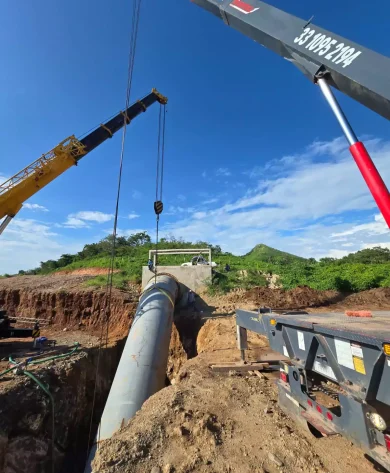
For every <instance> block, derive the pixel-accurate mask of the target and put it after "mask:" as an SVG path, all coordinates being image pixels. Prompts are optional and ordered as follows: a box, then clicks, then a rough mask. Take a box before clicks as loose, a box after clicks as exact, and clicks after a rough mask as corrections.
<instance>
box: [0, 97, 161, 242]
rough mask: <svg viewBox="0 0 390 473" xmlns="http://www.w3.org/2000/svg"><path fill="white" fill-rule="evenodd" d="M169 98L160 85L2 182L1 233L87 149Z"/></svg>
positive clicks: (85, 152)
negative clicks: (26, 205) (27, 203)
mask: <svg viewBox="0 0 390 473" xmlns="http://www.w3.org/2000/svg"><path fill="white" fill-rule="evenodd" d="M167 101H168V100H167V98H166V97H164V96H163V95H161V94H160V93H159V92H158V91H157V90H156V89H153V90H152V92H151V93H150V94H148V95H147V96H145V97H144V98H143V99H141V100H138V101H137V102H135V103H134V104H133V105H131V106H130V107H129V108H128V109H127V110H126V111H125V112H119V113H118V114H117V115H116V116H115V117H114V118H112V119H110V120H109V121H108V122H106V123H102V124H101V125H100V126H99V127H98V128H96V129H95V130H93V131H92V132H91V133H89V134H88V135H87V136H85V137H84V138H82V139H81V140H78V139H77V138H76V137H75V136H74V135H72V136H70V137H69V138H66V139H65V140H63V141H61V143H59V144H58V145H57V146H56V147H55V148H53V149H52V150H51V151H49V152H48V153H46V154H43V155H42V156H41V157H40V158H38V159H37V160H36V161H34V162H33V163H31V164H29V165H28V166H27V167H25V168H24V169H22V170H21V171H19V172H18V173H17V174H15V175H14V176H12V177H11V178H10V179H8V180H7V181H5V182H3V183H2V184H0V220H1V219H3V220H2V222H1V224H0V235H1V233H3V231H4V229H5V228H6V226H7V225H8V224H9V222H10V221H11V220H12V218H13V217H15V215H16V214H17V213H18V212H19V210H20V209H21V208H22V206H23V203H24V202H25V201H26V200H27V199H29V198H30V197H31V196H33V195H34V194H35V193H37V192H38V191H39V190H40V189H42V188H43V187H45V186H46V185H47V184H49V183H50V182H51V181H53V180H54V179H56V178H57V177H58V176H60V175H61V174H62V173H63V172H65V171H66V170H67V169H69V168H70V167H72V166H73V165H77V163H78V161H79V160H80V159H81V158H82V157H83V156H85V155H86V154H87V153H89V152H90V151H92V150H93V149H95V148H96V147H97V146H99V145H100V144H101V143H103V142H104V141H106V140H107V139H108V138H112V136H113V135H114V133H116V132H117V131H118V130H120V129H121V128H122V127H123V126H124V125H125V124H126V125H128V124H129V123H130V122H131V120H132V119H133V118H135V117H136V116H138V115H139V114H140V113H142V112H145V111H146V110H147V108H148V107H149V106H150V105H152V104H153V103H155V102H159V103H160V104H163V105H165V104H166V103H167Z"/></svg>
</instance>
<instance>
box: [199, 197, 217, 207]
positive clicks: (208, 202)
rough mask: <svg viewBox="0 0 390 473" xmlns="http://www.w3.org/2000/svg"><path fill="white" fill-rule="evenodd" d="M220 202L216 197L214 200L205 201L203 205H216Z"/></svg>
mask: <svg viewBox="0 0 390 473" xmlns="http://www.w3.org/2000/svg"><path fill="white" fill-rule="evenodd" d="M218 201H219V199H218V197H214V198H212V199H207V200H204V201H203V202H202V204H204V205H208V204H215V203H216V202H218Z"/></svg>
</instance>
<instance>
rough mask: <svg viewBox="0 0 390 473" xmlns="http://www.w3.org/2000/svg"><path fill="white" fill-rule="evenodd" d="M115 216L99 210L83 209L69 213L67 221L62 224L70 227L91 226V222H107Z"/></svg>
mask: <svg viewBox="0 0 390 473" xmlns="http://www.w3.org/2000/svg"><path fill="white" fill-rule="evenodd" d="M113 218H114V215H112V214H105V213H103V212H99V211H98V210H96V211H92V210H82V211H80V212H77V213H74V214H69V215H68V218H67V219H66V222H64V223H63V224H62V225H59V226H64V227H68V228H89V227H90V224H89V222H94V223H106V222H109V221H110V220H112V219H113Z"/></svg>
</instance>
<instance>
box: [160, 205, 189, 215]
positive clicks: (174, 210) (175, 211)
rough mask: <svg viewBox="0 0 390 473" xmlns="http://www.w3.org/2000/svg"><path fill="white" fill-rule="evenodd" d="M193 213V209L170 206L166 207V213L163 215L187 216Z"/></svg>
mask: <svg viewBox="0 0 390 473" xmlns="http://www.w3.org/2000/svg"><path fill="white" fill-rule="evenodd" d="M194 211H195V208H194V207H180V206H174V205H170V206H169V207H168V210H167V212H165V215H178V214H188V213H192V212H194Z"/></svg>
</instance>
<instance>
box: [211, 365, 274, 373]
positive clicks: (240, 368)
mask: <svg viewBox="0 0 390 473" xmlns="http://www.w3.org/2000/svg"><path fill="white" fill-rule="evenodd" d="M210 367H211V369H212V370H213V371H215V372H216V373H224V372H228V371H237V372H240V373H248V371H253V370H263V369H265V368H268V367H269V364H268V363H254V364H249V363H248V364H247V365H242V364H236V365H234V364H231V363H226V364H225V363H223V364H219V365H210Z"/></svg>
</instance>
